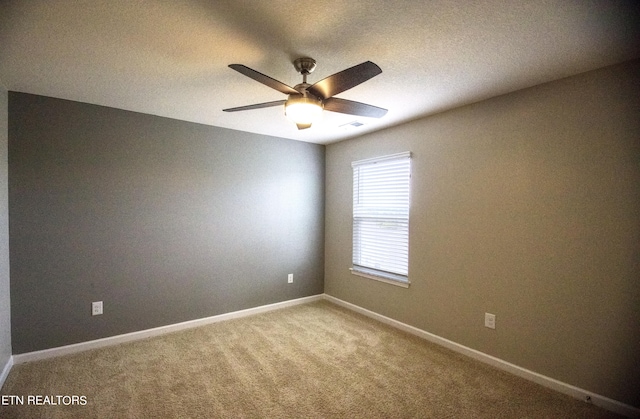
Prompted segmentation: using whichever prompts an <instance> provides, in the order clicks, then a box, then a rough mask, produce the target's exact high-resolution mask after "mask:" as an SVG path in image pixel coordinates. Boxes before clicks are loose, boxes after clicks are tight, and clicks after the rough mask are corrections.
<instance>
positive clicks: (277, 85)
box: [229, 64, 299, 95]
mask: <svg viewBox="0 0 640 419" xmlns="http://www.w3.org/2000/svg"><path fill="white" fill-rule="evenodd" d="M229 67H231V68H233V69H234V70H236V71H237V72H238V73H240V74H244V75H245V76H247V77H250V78H252V79H254V80H255V81H257V82H260V83H262V84H264V85H266V86H269V87H270V88H272V89H275V90H277V91H279V92H281V93H284V94H285V95H290V94H298V93H299V92H298V91H297V90H295V89H294V88H293V87H289V86H287V85H286V84H284V83H282V82H280V81H278V80H276V79H272V78H271V77H269V76H267V75H264V74H262V73H260V72H258V71H256V70H253V69H251V68H249V67H247V66H245V65H242V64H229Z"/></svg>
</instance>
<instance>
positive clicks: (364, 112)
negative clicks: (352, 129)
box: [324, 97, 387, 118]
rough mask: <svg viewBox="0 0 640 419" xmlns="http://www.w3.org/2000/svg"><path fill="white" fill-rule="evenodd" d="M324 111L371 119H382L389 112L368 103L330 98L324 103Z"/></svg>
mask: <svg viewBox="0 0 640 419" xmlns="http://www.w3.org/2000/svg"><path fill="white" fill-rule="evenodd" d="M324 110H325V111H331V112H340V113H348V114H350V115H358V116H367V117H369V118H381V117H383V116H385V115H386V113H387V110H386V109H383V108H378V107H377V106H373V105H367V104H366V103H360V102H354V101H353V100H346V99H338V98H337V97H330V98H329V99H326V100H325V101H324Z"/></svg>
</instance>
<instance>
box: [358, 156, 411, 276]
mask: <svg viewBox="0 0 640 419" xmlns="http://www.w3.org/2000/svg"><path fill="white" fill-rule="evenodd" d="M411 158H412V154H411V152H410V151H406V152H402V153H396V154H390V155H385V156H380V157H374V158H370V159H364V160H357V161H354V162H352V163H351V166H352V169H353V174H352V179H353V187H352V193H353V196H352V205H353V206H352V211H351V212H352V258H351V263H352V267H351V268H350V271H351V273H352V274H353V275H357V276H361V277H365V278H369V279H373V280H376V281H381V282H385V283H388V284H392V285H397V286H401V287H404V288H408V287H409V285H410V283H411V282H410V281H409V240H410V238H409V226H410V207H411V166H412V164H411ZM405 159H406V163H407V165H408V167H407V168H406V169H407V170H408V176H407V178H406V184H404V183H403V184H402V187H403V188H406V196H403V197H402V198H399V199H398V201H392V204H391V207H394V208H399V210H398V213H399V214H401V215H399V216H398V215H390V216H387V217H388V219H389V220H392V222H398V221H400V222H401V223H404V224H406V227H404V228H403V230H404V229H405V228H406V232H405V233H404V235H406V241H405V242H404V243H403V245H402V246H403V247H406V250H405V252H406V253H405V254H404V255H403V256H401V257H400V259H402V258H404V260H406V266H405V267H404V268H405V269H404V272H405V273H402V272H391V271H389V270H385V269H379V268H376V267H373V266H370V264H369V266H367V264H364V263H362V251H360V252H357V250H356V249H357V248H359V249H361V248H362V244H361V243H363V239H362V238H361V236H358V237H357V234H358V233H357V231H358V229H357V226H356V224H357V223H361V224H360V225H361V226H362V225H363V224H362V222H363V220H365V222H366V220H367V219H369V220H370V221H371V222H379V221H381V220H380V216H367V215H364V216H363V212H364V213H366V212H368V211H369V210H367V209H364V210H363V209H362V208H363V207H364V208H377V209H376V210H374V211H373V212H374V213H384V212H385V211H386V212H387V213H388V209H389V206H388V205H387V206H385V205H380V206H379V207H375V206H374V207H371V206H369V207H367V206H366V205H361V204H360V199H361V197H362V192H361V190H362V184H361V182H362V180H361V179H360V177H359V176H360V174H361V172H360V170H359V168H362V167H364V168H365V169H366V167H367V166H369V167H370V168H371V167H373V165H375V164H378V163H389V162H391V161H397V160H405ZM402 176H404V175H402ZM365 180H366V179H365ZM400 180H401V181H402V182H404V180H403V179H401V178H400ZM372 184H374V185H375V181H373V183H369V184H368V185H366V184H365V188H366V187H367V186H371V185H372ZM376 192H378V191H376ZM366 198H368V196H367V197H365V199H366ZM386 198H389V197H388V196H387V197H386ZM392 212H393V211H392ZM356 213H358V215H356ZM364 228H366V227H361V229H364ZM374 230H376V229H375V228H374ZM376 234H377V233H376ZM400 235H403V233H400ZM357 243H358V244H357ZM395 250H397V249H395ZM396 263H397V260H395V259H394V261H393V262H392V264H394V265H395V264H396Z"/></svg>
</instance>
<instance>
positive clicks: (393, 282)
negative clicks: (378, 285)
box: [349, 268, 411, 288]
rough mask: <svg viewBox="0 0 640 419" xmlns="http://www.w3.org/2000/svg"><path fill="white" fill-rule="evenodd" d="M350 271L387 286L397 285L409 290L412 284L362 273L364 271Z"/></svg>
mask: <svg viewBox="0 0 640 419" xmlns="http://www.w3.org/2000/svg"><path fill="white" fill-rule="evenodd" d="M349 270H350V271H351V275H356V276H361V277H363V278H368V279H373V280H374V281H380V282H384V283H385V284H391V285H395V286H397V287H402V288H409V284H411V282H409V280H408V279H407V280H406V281H400V280H399V279H391V278H385V277H384V276H378V275H372V274H368V273H366V272H362V271H360V270H358V269H356V268H349Z"/></svg>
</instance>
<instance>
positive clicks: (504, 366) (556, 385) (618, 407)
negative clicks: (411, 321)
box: [322, 294, 640, 418]
mask: <svg viewBox="0 0 640 419" xmlns="http://www.w3.org/2000/svg"><path fill="white" fill-rule="evenodd" d="M322 296H323V298H324V299H325V300H327V301H331V302H332V303H335V304H337V305H339V306H342V307H345V308H347V309H349V310H352V311H355V312H357V313H360V314H363V315H365V316H367V317H370V318H372V319H375V320H378V321H380V322H382V323H385V324H387V325H389V326H392V327H395V328H397V329H400V330H403V331H405V332H407V333H411V334H412V335H415V336H418V337H420V338H422V339H425V340H427V341H429V342H433V343H435V344H438V345H440V346H444V347H445V348H448V349H451V350H453V351H455V352H458V353H460V354H463V355H467V356H469V357H471V358H473V359H476V360H478V361H481V362H484V363H486V364H489V365H491V366H493V367H496V368H498V369H501V370H503V371H506V372H509V373H511V374H513V375H517V376H519V377H522V378H524V379H526V380H529V381H533V382H534V383H537V384H540V385H542V386H544V387H547V388H550V389H553V390H555V391H558V392H560V393H564V394H567V395H569V396H571V397H574V398H576V399H579V400H582V401H585V402H586V401H588V402H590V403H593V404H594V405H596V406H599V407H602V408H603V409H607V410H609V411H611V412H615V413H617V414H619V415H624V416H627V417H630V418H640V409H638V408H636V407H633V406H631V405H628V404H625V403H622V402H619V401H617V400H613V399H610V398H608V397H605V396H602V395H599V394H596V393H593V392H590V391H587V390H584V389H581V388H579V387H576V386H573V385H571V384H567V383H564V382H562V381H558V380H556V379H554V378H551V377H547V376H544V375H542V374H538V373H537V372H534V371H530V370H528V369H526V368H522V367H519V366H517V365H514V364H511V363H510V362H507V361H504V360H502V359H499V358H496V357H493V356H491V355H487V354H485V353H483V352H480V351H477V350H475V349H471V348H469V347H466V346H464V345H460V344H459V343H456V342H453V341H450V340H448V339H445V338H442V337H440V336H438V335H434V334H433V333H429V332H426V331H424V330H422V329H418V328H417V327H414V326H410V325H408V324H405V323H402V322H399V321H397V320H394V319H392V318H389V317H386V316H383V315H381V314H378V313H375V312H373V311H370V310H367V309H366V308H362V307H360V306H357V305H355V304H351V303H348V302H346V301H344V300H341V299H339V298H336V297H333V296H331V295H328V294H323V295H322Z"/></svg>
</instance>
